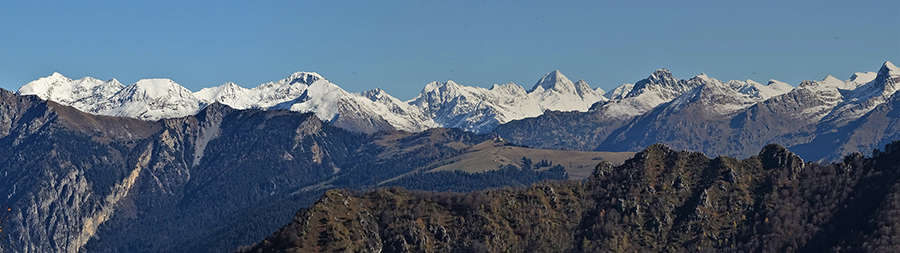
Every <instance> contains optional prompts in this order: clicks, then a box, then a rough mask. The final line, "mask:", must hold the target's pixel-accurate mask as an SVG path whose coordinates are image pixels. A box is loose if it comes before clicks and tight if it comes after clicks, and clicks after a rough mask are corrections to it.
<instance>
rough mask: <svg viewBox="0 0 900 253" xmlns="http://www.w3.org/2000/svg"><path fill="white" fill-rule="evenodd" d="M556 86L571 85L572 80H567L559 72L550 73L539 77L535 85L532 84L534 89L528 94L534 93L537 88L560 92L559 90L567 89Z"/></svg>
mask: <svg viewBox="0 0 900 253" xmlns="http://www.w3.org/2000/svg"><path fill="white" fill-rule="evenodd" d="M558 85H563V86H568V85H573V84H572V80H569V78H567V77H566V76H565V75H563V74H562V72H560V71H559V70H554V71H550V73H547V74H546V75H544V77H541V79H540V80H538V81H537V83H535V84H534V87H532V88H531V90H530V91H528V92H529V93H530V92H534V91H535V90H538V87H541V88H543V89H544V90H560V89H568V87H558Z"/></svg>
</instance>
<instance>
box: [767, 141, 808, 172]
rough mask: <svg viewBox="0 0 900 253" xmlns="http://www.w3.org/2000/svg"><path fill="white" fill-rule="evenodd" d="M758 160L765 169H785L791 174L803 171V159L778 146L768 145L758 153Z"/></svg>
mask: <svg viewBox="0 0 900 253" xmlns="http://www.w3.org/2000/svg"><path fill="white" fill-rule="evenodd" d="M759 159H760V161H761V162H762V164H763V166H764V168H766V169H777V168H786V169H790V170H791V171H793V172H799V170H801V169H803V167H804V163H803V159H802V158H800V156H798V155H797V154H794V153H792V152H791V151H788V149H787V148H785V147H784V146H781V145H778V144H769V145H766V146H765V147H763V149H762V150H760V151H759Z"/></svg>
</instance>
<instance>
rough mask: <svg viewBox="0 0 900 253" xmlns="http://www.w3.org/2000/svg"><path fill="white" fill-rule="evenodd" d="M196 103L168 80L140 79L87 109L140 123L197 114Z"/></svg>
mask: <svg viewBox="0 0 900 253" xmlns="http://www.w3.org/2000/svg"><path fill="white" fill-rule="evenodd" d="M199 109H200V100H198V99H197V98H196V97H194V93H193V92H191V91H190V90H188V89H187V88H184V87H183V86H181V85H179V84H178V83H175V81H172V80H170V79H141V80H138V81H137V82H136V83H133V84H130V85H128V86H125V87H124V88H122V89H121V90H119V91H118V92H116V93H115V95H113V96H112V97H110V98H109V99H107V100H105V101H102V102H100V103H98V104H97V105H95V106H94V107H93V108H91V110H90V112H92V113H97V114H101V115H110V116H124V117H132V118H138V119H142V120H159V119H164V118H177V117H184V116H188V115H193V114H195V113H197V111H198V110H199Z"/></svg>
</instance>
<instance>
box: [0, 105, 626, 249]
mask: <svg viewBox="0 0 900 253" xmlns="http://www.w3.org/2000/svg"><path fill="white" fill-rule="evenodd" d="M508 145H509V144H508V143H506V142H505V141H503V140H502V139H499V138H498V137H497V135H496V134H482V135H478V134H473V133H470V132H465V131H462V130H459V129H440V128H438V129H431V130H428V131H424V132H420V133H407V132H397V131H393V132H381V133H378V134H374V135H366V134H361V133H355V132H350V131H347V130H344V129H342V128H339V127H336V126H333V125H332V124H328V123H324V122H322V121H321V120H319V119H318V118H317V117H316V116H315V115H313V114H311V113H306V114H304V113H298V112H292V111H286V110H265V111H263V110H236V109H232V108H230V107H227V106H224V105H222V104H218V103H216V104H212V105H209V106H207V107H206V108H205V109H204V110H202V111H200V112H199V113H198V114H196V115H193V116H187V117H182V118H171V119H164V120H160V121H141V120H137V119H131V118H123V117H108V116H99V115H91V114H87V113H83V112H81V111H79V110H77V109H75V108H72V107H68V106H63V105H60V104H57V103H55V102H52V101H45V100H41V99H40V98H38V97H36V96H19V95H15V94H13V93H12V92H9V91H6V90H0V175H3V176H2V177H0V194H2V195H0V196H5V198H4V199H3V200H4V202H3V203H2V204H3V208H4V210H6V208H7V207H8V208H9V209H10V210H9V211H7V212H4V213H3V215H4V216H6V215H7V214H8V215H9V217H10V218H9V219H8V220H7V221H5V222H3V223H2V224H0V226H2V227H0V236H2V238H3V239H2V240H0V251H4V252H7V251H8V252H77V251H89V252H222V251H230V250H233V249H235V248H236V247H238V246H239V245H246V244H250V243H253V242H256V241H259V240H261V239H262V238H264V237H265V236H266V235H268V234H270V233H271V231H274V230H275V229H277V228H278V227H280V226H282V225H284V224H285V223H287V222H289V221H290V217H291V215H292V214H294V213H295V212H296V211H297V210H299V209H300V208H303V207H307V206H309V205H310V204H312V203H313V202H314V201H315V200H316V199H318V198H319V196H321V194H322V193H324V192H325V191H327V190H330V189H335V188H349V189H359V190H363V189H370V188H373V187H376V186H378V185H390V186H402V187H407V188H411V189H422V190H435V189H440V190H456V191H472V190H478V189H484V188H487V187H502V186H525V185H530V184H532V183H534V182H538V181H540V180H543V179H548V178H552V179H566V178H567V177H568V176H567V170H569V169H577V168H576V166H575V165H570V164H568V163H566V164H563V163H562V162H563V161H560V160H555V161H551V162H557V163H558V164H563V165H557V166H556V167H552V168H548V167H551V166H545V167H543V168H542V167H541V166H540V165H535V166H533V167H532V166H530V164H529V166H528V167H530V168H529V169H525V168H523V166H522V163H521V162H518V161H524V160H526V159H524V158H526V157H525V156H530V155H532V154H533V155H534V157H533V158H534V159H535V160H539V158H540V159H545V158H541V157H545V156H547V154H548V153H547V152H551V151H546V152H545V151H541V150H534V149H528V148H523V147H515V146H508ZM476 146H477V148H476ZM491 150H495V151H503V152H505V153H507V154H517V155H519V156H510V155H508V156H510V157H507V159H506V160H504V161H497V159H493V160H494V161H492V158H491V157H489V156H485V155H482V154H486V152H489V151H491ZM475 152H479V153H475ZM470 153H474V154H470ZM552 153H553V154H557V155H560V156H562V157H567V156H566V154H565V153H566V152H565V151H552ZM572 153H578V154H577V155H574V156H577V157H582V158H581V159H583V160H586V161H587V162H590V161H592V160H594V159H598V160H599V159H605V157H607V156H606V155H612V156H609V157H619V156H621V155H616V154H607V153H586V152H572ZM611 159H612V158H611ZM527 160H528V161H530V159H527ZM537 163H538V162H535V164H537ZM458 164H468V165H467V166H463V165H458ZM472 164H486V165H481V166H482V167H478V166H472ZM498 165H500V167H499V168H498ZM442 166H444V167H447V168H458V167H466V168H469V169H472V170H473V171H479V172H481V171H485V172H483V173H465V172H459V171H444V170H443V169H442V170H441V171H437V170H436V169H438V168H444V167H442ZM484 166H487V167H484ZM432 170H436V171H432Z"/></svg>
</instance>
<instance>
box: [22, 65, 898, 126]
mask: <svg viewBox="0 0 900 253" xmlns="http://www.w3.org/2000/svg"><path fill="white" fill-rule="evenodd" d="M898 83H900V68H897V67H896V66H895V65H893V63H891V62H885V63H884V64H883V65H882V67H881V69H880V70H879V71H878V72H877V73H876V72H861V73H856V74H854V75H853V76H852V77H850V79H849V80H846V81H841V80H839V79H837V78H835V77H833V76H827V77H825V78H824V79H823V80H821V81H814V82H813V81H805V82H803V83H802V84H801V85H800V87H798V88H797V89H795V88H794V87H793V86H791V85H789V84H786V83H783V82H779V81H775V80H770V81H769V82H768V83H767V84H766V85H763V84H760V83H757V82H755V81H753V80H745V81H728V82H722V81H719V80H717V79H715V78H712V77H709V76H707V75H706V74H700V75H697V76H694V77H692V78H690V79H678V78H675V77H674V76H673V75H672V73H671V72H670V71H669V70H667V69H657V70H655V71H653V72H652V74H650V75H649V76H648V77H647V78H645V79H643V80H640V81H638V82H636V83H635V84H623V85H621V86H619V87H617V88H616V89H614V90H613V91H611V92H610V93H609V94H607V93H606V92H604V91H603V89H600V88H592V87H591V86H590V85H589V84H588V83H587V82H585V81H584V80H579V81H577V82H572V81H571V80H570V79H569V78H568V77H566V76H565V75H563V73H562V72H560V71H559V70H554V71H551V72H549V73H547V74H545V75H544V76H543V77H541V78H540V79H539V80H538V81H537V82H536V83H535V85H534V86H533V87H532V89H531V90H526V89H525V88H524V87H522V86H519V85H516V84H514V83H507V84H502V85H499V84H494V85H493V86H491V87H490V89H486V88H482V87H477V86H465V85H460V84H457V83H456V82H453V81H446V82H431V83H428V84H427V85H425V87H424V88H423V89H422V91H421V92H420V93H419V94H418V95H417V96H416V97H415V98H413V99H411V100H408V101H402V100H399V99H397V98H394V97H392V96H391V95H390V94H388V93H387V92H385V91H384V90H381V89H377V88H376V89H372V90H368V91H364V92H360V93H350V92H347V91H345V90H343V89H341V88H340V87H339V86H337V85H336V84H333V83H331V82H329V81H328V80H327V79H325V78H324V77H322V76H321V75H319V74H318V73H315V72H295V73H293V74H291V75H290V76H288V77H287V78H284V79H280V80H277V81H272V82H268V83H264V84H261V85H258V86H256V87H253V88H251V89H247V88H243V87H241V86H238V85H237V84H234V83H231V82H228V83H225V84H222V85H220V86H218V87H211V88H204V89H201V90H200V91H197V92H190V91H189V90H187V89H185V88H184V87H182V86H181V85H179V84H177V83H175V82H174V81H172V80H169V79H142V80H140V81H138V82H136V83H133V84H131V85H128V86H123V85H122V84H121V83H119V82H118V81H117V80H115V79H111V80H109V81H106V82H103V81H100V80H98V79H95V78H91V77H85V78H82V79H78V80H72V79H69V78H67V77H65V76H63V75H61V74H59V73H53V74H52V75H50V76H47V77H43V78H40V79H38V80H34V81H32V82H30V83H28V84H26V85H25V86H23V87H22V88H20V89H19V91H18V93H19V94H22V95H27V94H33V95H37V96H39V97H41V98H43V99H49V100H54V101H57V102H59V103H61V104H66V105H71V106H74V107H75V108H78V109H80V110H82V111H85V112H89V113H94V114H103V115H111V116H127V117H133V118H139V119H144V120H155V119H161V118H171V117H181V116H186V115H190V114H193V113H196V112H197V111H198V110H199V109H202V108H203V107H205V106H206V105H209V104H212V103H215V102H219V103H222V104H225V105H229V106H231V107H234V108H237V109H251V108H256V109H263V110H268V109H288V110H293V111H301V112H311V113H315V114H316V115H317V116H318V117H319V118H321V119H324V120H326V121H329V122H331V123H333V124H334V125H336V126H339V127H344V128H347V129H350V130H353V131H363V132H374V131H382V130H392V129H400V130H407V131H421V130H425V129H428V128H431V127H439V126H440V127H459V128H462V129H466V130H470V131H475V132H486V131H490V130H492V129H493V128H494V127H496V126H497V125H498V124H502V123H506V122H509V121H511V120H517V119H523V118H528V117H537V116H540V115H541V114H543V113H544V112H545V111H547V110H557V111H587V110H592V111H595V113H596V114H595V115H600V116H602V117H608V118H620V119H629V118H630V117H634V116H637V115H640V114H643V113H646V112H648V111H650V110H652V109H653V108H655V107H657V106H659V105H661V104H663V103H668V102H672V103H669V106H671V107H672V108H673V109H675V110H677V109H678V108H681V106H683V105H687V104H695V103H696V102H701V103H703V105H705V106H709V107H710V109H711V110H712V112H713V113H716V114H728V113H732V112H734V111H735V110H738V109H741V108H745V107H746V106H748V105H751V104H754V103H756V102H758V101H762V100H765V99H768V98H774V97H777V96H780V95H782V94H785V93H788V92H793V91H797V94H794V95H791V96H794V97H804V99H807V98H808V99H807V100H809V101H815V102H814V103H815V104H816V105H815V106H813V107H810V108H803V109H802V113H803V114H805V115H815V116H813V117H815V118H816V119H820V118H821V116H824V115H825V114H829V113H830V114H831V115H832V116H833V117H836V118H841V119H843V118H847V119H852V118H854V117H857V116H858V115H860V114H861V113H865V112H867V111H868V110H870V109H871V108H874V106H876V105H878V104H881V103H883V102H884V101H885V99H886V98H887V96H889V95H891V94H893V93H895V92H896V90H897V89H898V87H897V86H898V85H900V84H898ZM604 96H609V97H608V98H607V97H604ZM789 97H790V96H789ZM673 100H677V101H673ZM832 109H834V110H832ZM704 111H708V110H704ZM820 115H821V116H820ZM848 115H849V116H848Z"/></svg>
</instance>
